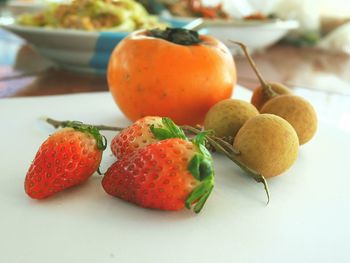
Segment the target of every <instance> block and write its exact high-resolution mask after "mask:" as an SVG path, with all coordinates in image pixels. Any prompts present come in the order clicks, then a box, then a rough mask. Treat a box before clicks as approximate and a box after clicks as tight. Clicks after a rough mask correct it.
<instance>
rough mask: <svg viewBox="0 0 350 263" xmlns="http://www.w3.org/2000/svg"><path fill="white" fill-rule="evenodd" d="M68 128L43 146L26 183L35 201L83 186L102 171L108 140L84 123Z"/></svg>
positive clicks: (32, 165)
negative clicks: (101, 163) (99, 169)
mask: <svg viewBox="0 0 350 263" xmlns="http://www.w3.org/2000/svg"><path fill="white" fill-rule="evenodd" d="M67 126H68V127H67V128H63V129H61V130H59V131H57V132H55V133H54V134H52V135H51V136H50V137H49V138H48V139H47V140H46V141H45V142H44V143H43V144H42V145H41V146H40V148H39V150H38V152H37V154H36V156H35V158H34V160H33V162H32V164H31V166H30V168H29V170H28V172H27V175H26V178H25V182H24V187H25V191H26V193H27V194H28V195H29V196H30V197H31V198H35V199H43V198H45V197H49V196H51V195H53V194H55V193H57V192H60V191H62V190H64V189H66V188H69V187H72V186H75V185H78V184H81V183H83V182H84V181H86V180H87V179H89V177H90V176H91V175H92V174H93V173H94V172H95V171H96V170H97V169H98V167H99V165H100V162H101V159H102V152H103V150H104V149H105V148H106V141H105V138H104V137H103V136H102V135H100V133H99V131H98V130H97V129H96V128H93V127H90V126H87V125H84V124H81V123H77V122H69V123H68V125H67Z"/></svg>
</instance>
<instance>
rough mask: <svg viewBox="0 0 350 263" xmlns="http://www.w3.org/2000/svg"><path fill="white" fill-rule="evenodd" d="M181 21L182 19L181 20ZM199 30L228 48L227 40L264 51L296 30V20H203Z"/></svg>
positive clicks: (251, 49)
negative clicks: (202, 30)
mask: <svg viewBox="0 0 350 263" xmlns="http://www.w3.org/2000/svg"><path fill="white" fill-rule="evenodd" d="M182 19H183V18H182ZM203 21H204V22H203V24H202V25H201V28H205V29H206V30H207V34H209V35H212V36H214V37H216V38H218V39H220V40H221V41H223V42H224V43H225V44H227V45H228V46H230V47H231V46H232V43H230V42H229V40H234V41H239V42H242V43H244V44H245V45H247V46H248V47H249V49H250V51H253V50H260V49H264V48H266V47H268V46H271V45H273V44H275V43H276V42H277V41H279V40H281V39H282V38H283V37H284V36H286V35H287V34H288V32H289V31H290V30H294V29H297V28H298V27H299V23H298V21H296V20H279V19H271V20H230V21H228V20H222V19H204V20H203Z"/></svg>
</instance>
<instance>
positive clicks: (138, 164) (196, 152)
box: [102, 135, 214, 213]
mask: <svg viewBox="0 0 350 263" xmlns="http://www.w3.org/2000/svg"><path fill="white" fill-rule="evenodd" d="M203 138H204V136H203V135H200V136H198V137H196V138H195V140H194V142H190V141H188V140H184V139H179V138H172V139H167V140H163V141H159V142H156V143H153V144H150V145H148V146H146V147H144V148H143V149H140V150H138V151H136V152H135V153H134V154H132V155H130V156H125V157H124V158H122V159H120V160H118V161H117V162H115V163H114V164H113V165H112V166H111V167H110V168H109V169H108V170H107V172H106V174H105V176H104V178H103V180H102V186H103V188H104V190H105V191H106V192H107V193H108V194H110V195H112V196H116V197H119V198H121V199H124V200H126V201H129V202H132V203H135V204H137V205H139V206H142V207H147V208H155V209H162V210H179V209H182V208H183V207H184V206H186V207H187V208H191V206H192V205H193V206H194V209H193V210H194V211H195V212H196V213H198V212H199V211H200V210H201V209H202V207H203V205H204V203H205V201H206V200H207V198H208V196H209V194H210V192H211V190H212V188H213V186H214V170H213V166H212V159H211V156H210V153H209V152H208V151H207V149H206V148H205V147H204V146H203V144H202V142H203Z"/></svg>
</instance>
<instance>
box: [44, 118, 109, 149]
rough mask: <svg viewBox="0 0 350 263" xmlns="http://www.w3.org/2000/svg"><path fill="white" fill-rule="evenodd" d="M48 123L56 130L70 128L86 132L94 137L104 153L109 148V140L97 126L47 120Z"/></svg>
mask: <svg viewBox="0 0 350 263" xmlns="http://www.w3.org/2000/svg"><path fill="white" fill-rule="evenodd" d="M46 121H47V122H48V123H50V124H51V125H53V126H54V127H55V128H59V127H62V128H65V127H70V128H73V129H75V130H77V131H80V132H85V133H88V134H90V135H92V136H93V137H94V138H95V140H96V145H97V148H98V149H99V150H102V151H104V150H105V149H106V147H107V139H106V137H105V136H103V135H102V134H101V133H100V129H99V128H98V127H97V126H95V125H89V124H84V123H82V122H79V121H56V120H53V119H50V118H47V119H46Z"/></svg>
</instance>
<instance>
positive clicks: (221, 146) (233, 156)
mask: <svg viewBox="0 0 350 263" xmlns="http://www.w3.org/2000/svg"><path fill="white" fill-rule="evenodd" d="M45 121H46V122H47V123H49V124H51V125H52V126H54V127H55V128H59V127H66V126H67V124H68V123H71V122H70V121H58V120H55V119H52V118H45ZM85 125H88V126H92V127H94V128H97V129H98V130H105V131H122V130H123V129H125V128H122V127H115V126H107V125H93V124H87V123H85ZM180 127H181V128H182V129H183V130H184V132H185V133H192V134H199V133H201V132H203V131H202V130H201V129H199V128H195V127H192V126H188V125H182V126H180ZM206 139H207V140H208V142H209V144H210V145H211V146H213V147H214V148H215V149H216V150H217V151H219V152H222V153H223V154H225V155H226V156H227V157H228V158H229V159H230V160H231V161H233V162H234V163H235V164H236V165H238V166H239V167H240V168H241V169H242V170H243V171H245V172H246V173H247V174H248V175H249V176H250V177H252V178H253V179H254V180H255V181H256V182H258V183H262V184H263V185H264V189H265V192H266V195H267V204H268V203H269V202H270V192H269V188H268V185H267V182H266V179H265V177H264V176H263V175H262V174H260V173H258V172H256V171H254V170H253V169H250V168H249V167H247V166H245V165H244V164H243V163H241V162H240V161H239V160H238V159H237V156H238V155H239V154H240V152H239V151H237V150H236V149H234V148H233V146H232V145H231V144H229V143H228V142H226V141H225V140H223V139H221V138H219V137H216V136H213V135H206Z"/></svg>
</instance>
